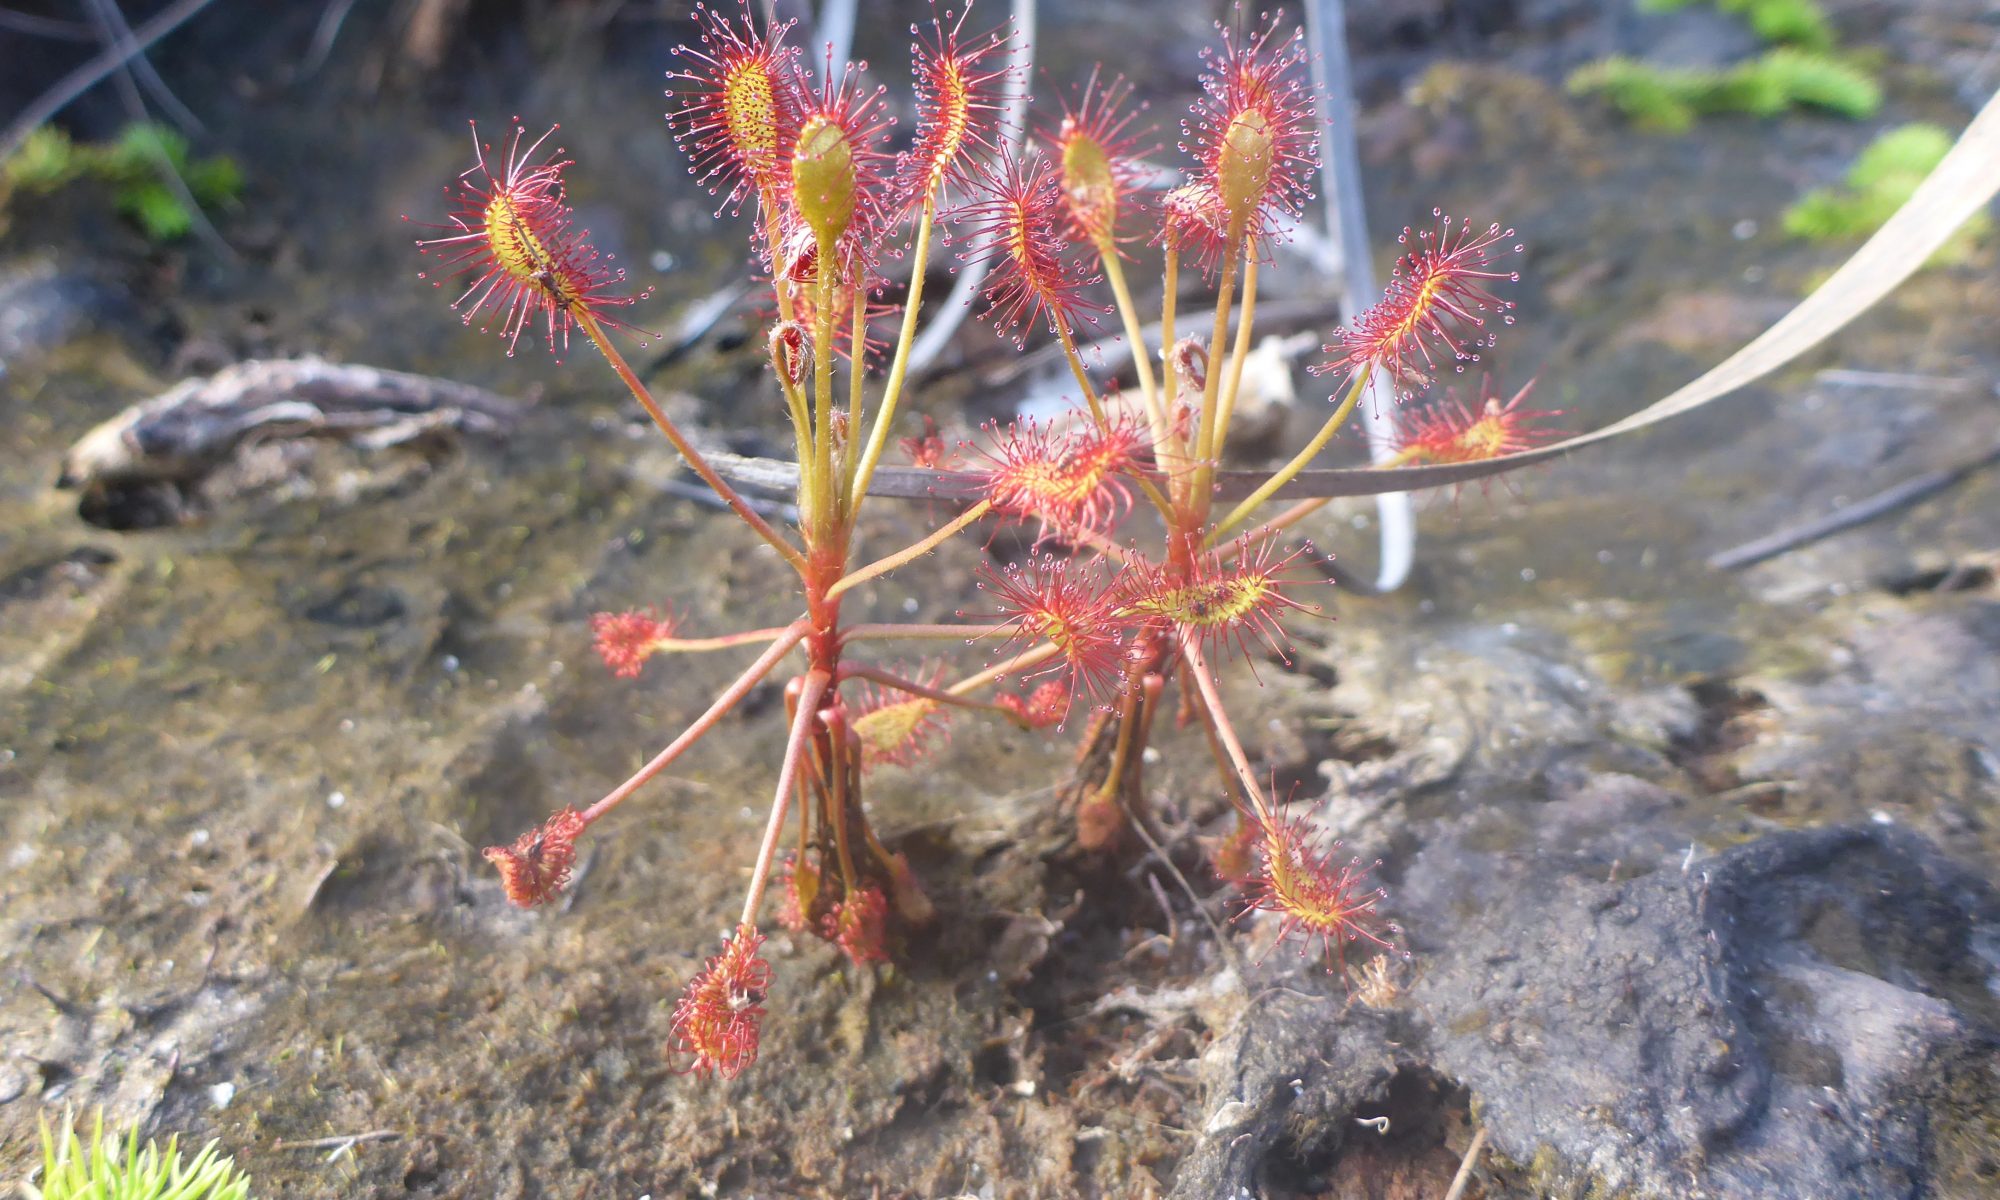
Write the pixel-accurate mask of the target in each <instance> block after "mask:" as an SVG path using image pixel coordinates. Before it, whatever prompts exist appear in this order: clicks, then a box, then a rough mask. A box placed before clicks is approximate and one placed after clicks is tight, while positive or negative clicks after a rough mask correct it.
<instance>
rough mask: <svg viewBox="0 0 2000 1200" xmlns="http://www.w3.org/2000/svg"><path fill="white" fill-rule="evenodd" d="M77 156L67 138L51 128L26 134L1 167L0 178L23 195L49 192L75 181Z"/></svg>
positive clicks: (59, 131)
mask: <svg viewBox="0 0 2000 1200" xmlns="http://www.w3.org/2000/svg"><path fill="white" fill-rule="evenodd" d="M78 169H79V157H78V155H77V152H76V145H75V144H74V143H73V142H71V141H70V140H69V135H68V134H66V133H64V132H63V131H62V130H60V129H57V128H55V127H54V126H52V125H43V126H41V127H40V128H38V129H36V130H34V131H33V132H31V133H30V134H28V137H27V140H25V141H23V142H22V143H21V148H20V149H19V150H16V151H15V152H14V154H13V157H11V158H9V159H8V160H7V161H6V163H5V164H4V165H0V178H4V179H5V180H6V185H7V186H8V187H10V188H18V189H19V190H21V191H24V192H35V193H39V192H52V191H54V190H56V189H57V188H59V187H61V186H63V185H64V184H66V183H68V182H69V181H70V180H72V179H74V178H76V175H77V171H78Z"/></svg>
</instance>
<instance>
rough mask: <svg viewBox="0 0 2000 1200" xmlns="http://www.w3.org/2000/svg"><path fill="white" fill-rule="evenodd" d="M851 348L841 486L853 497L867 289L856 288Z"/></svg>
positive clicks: (850, 507) (853, 505) (855, 503)
mask: <svg viewBox="0 0 2000 1200" xmlns="http://www.w3.org/2000/svg"><path fill="white" fill-rule="evenodd" d="M848 344H849V354H848V356H847V442H846V444H845V445H843V446H842V447H841V461H842V463H843V465H844V468H845V473H846V479H845V480H844V481H843V483H842V489H841V490H842V492H843V494H849V495H851V493H847V491H846V489H847V487H849V486H851V485H852V484H853V483H854V475H855V471H856V470H857V468H859V467H860V465H861V460H860V459H859V457H857V456H856V454H855V449H856V446H857V443H858V441H859V439H860V437H861V403H862V394H861V384H862V380H863V379H864V378H866V376H867V374H868V372H867V370H866V365H867V362H868V289H867V288H864V287H861V286H859V285H856V286H855V289H854V333H853V335H852V337H851V338H850V339H849V343H848ZM859 507H861V501H860V498H859V497H854V498H852V499H850V500H849V501H848V503H847V511H849V512H853V511H854V510H855V509H857V508H859Z"/></svg>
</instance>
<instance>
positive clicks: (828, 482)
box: [799, 242, 839, 541]
mask: <svg viewBox="0 0 2000 1200" xmlns="http://www.w3.org/2000/svg"><path fill="white" fill-rule="evenodd" d="M833 254H834V246H833V245H832V244H831V243H826V242H822V243H821V245H820V248H819V275H818V278H817V279H815V280H814V281H813V300H814V303H813V458H812V462H813V467H812V470H811V471H810V472H806V471H804V470H803V468H804V464H803V463H801V464H800V467H801V474H800V478H799V491H800V495H801V499H805V498H806V497H807V496H808V495H809V496H810V503H808V504H805V505H802V507H804V508H805V510H806V511H807V512H808V513H810V514H812V515H811V516H810V517H809V518H808V528H810V529H811V530H812V538H813V540H815V541H817V540H818V539H820V538H822V537H826V536H829V535H830V534H831V533H832V529H833V525H834V523H835V522H837V521H838V520H839V516H838V514H836V513H835V512H834V503H833V429H832V426H833V271H834V266H833Z"/></svg>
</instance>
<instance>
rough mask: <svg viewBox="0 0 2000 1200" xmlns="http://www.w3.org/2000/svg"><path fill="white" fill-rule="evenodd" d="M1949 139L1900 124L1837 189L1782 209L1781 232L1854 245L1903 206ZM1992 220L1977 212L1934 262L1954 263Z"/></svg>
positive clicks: (1931, 128)
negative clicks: (1782, 228) (1783, 230)
mask: <svg viewBox="0 0 2000 1200" xmlns="http://www.w3.org/2000/svg"><path fill="white" fill-rule="evenodd" d="M1951 147H1952V136H1951V134H1950V132H1949V131H1947V130H1945V129H1943V128H1942V127H1940V126H1937V125H1928V124H1922V123H1919V124H1914V125H1901V126H1898V127H1896V128H1895V129H1891V130H1887V131H1886V132H1884V133H1882V134H1881V135H1880V136H1879V137H1877V138H1876V139H1875V140H1874V141H1872V142H1870V143H1869V144H1868V148H1867V149H1865V150H1863V151H1862V152H1861V156H1860V157H1859V158H1857V159H1855V160H1854V165H1853V166H1852V167H1850V168H1848V171H1847V178H1846V181H1845V182H1844V183H1843V184H1842V185H1841V186H1839V187H1827V188H1817V189H1815V190H1813V191H1810V192H1807V193H1806V194H1805V195H1804V196H1803V197H1801V198H1800V200H1799V202H1798V203H1797V204H1794V205H1792V206H1791V207H1790V208H1788V209H1786V210H1785V218H1784V228H1785V232H1786V233H1789V234H1791V235H1792V236H1793V237H1798V238H1806V239H1808V240H1810V241H1816V242H1845V241H1859V240H1860V239H1862V238H1865V237H1867V236H1868V235H1869V234H1872V233H1874V232H1875V231H1876V230H1877V229H1880V228H1881V227H1882V223H1883V222H1884V221H1887V220H1888V219H1889V218H1890V217H1891V216H1892V215H1894V214H1895V212H1896V210H1897V209H1899V208H1901V207H1902V206H1903V205H1904V204H1905V203H1907V202H1908V201H1909V199H1910V197H1911V195H1913V194H1914V193H1915V192H1916V190H1917V185H1918V184H1920V183H1922V182H1923V181H1924V179H1925V177H1927V176H1928V175H1929V174H1930V173H1931V172H1932V171H1933V170H1935V169H1936V168H1937V165H1938V163H1940V162H1942V161H1944V156H1945V155H1946V154H1947V153H1949V152H1950V150H1951ZM1992 228H1993V219H1992V217H1991V216H1989V215H1987V214H1986V213H1977V214H1975V215H1974V216H1973V218H1972V219H1971V220H1970V221H1967V222H1966V223H1965V225H1964V226H1963V227H1962V228H1961V229H1960V230H1959V231H1958V233H1957V234H1956V235H1955V236H1954V237H1953V238H1952V239H1951V240H1950V241H1948V242H1946V243H1945V244H1944V246H1943V247H1942V248H1941V249H1939V250H1938V252H1937V255H1936V257H1934V258H1933V259H1932V262H1933V263H1940V262H1942V263H1958V262H1963V261H1965V260H1966V258H1967V257H1969V256H1970V255H1971V253H1972V251H1973V249H1974V248H1975V246H1976V245H1977V244H1978V243H1979V242H1980V241H1982V240H1983V239H1984V238H1985V237H1986V236H1987V235H1988V234H1989V233H1991V232H1992Z"/></svg>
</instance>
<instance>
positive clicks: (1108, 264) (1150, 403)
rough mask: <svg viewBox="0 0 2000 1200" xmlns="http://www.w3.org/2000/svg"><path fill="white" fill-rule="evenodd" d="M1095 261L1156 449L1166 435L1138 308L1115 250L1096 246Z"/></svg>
mask: <svg viewBox="0 0 2000 1200" xmlns="http://www.w3.org/2000/svg"><path fill="white" fill-rule="evenodd" d="M1097 250H1098V252H1097V259H1098V261H1099V262H1101V263H1103V264H1104V277H1105V278H1106V279H1107V280H1109V281H1110V282H1111V294H1112V296H1113V297H1114V298H1115V299H1116V300H1117V301H1118V317H1119V319H1120V320H1121V321H1123V322H1124V323H1125V340H1126V341H1128V342H1130V343H1131V344H1132V369H1133V370H1134V371H1136V372H1138V376H1139V395H1140V396H1141V397H1142V398H1143V399H1144V400H1145V402H1146V423H1147V425H1148V427H1149V430H1150V432H1151V434H1152V440H1153V446H1154V447H1155V448H1156V449H1157V448H1158V446H1159V445H1160V441H1161V439H1162V438H1163V437H1164V436H1165V433H1166V421H1167V417H1166V410H1165V409H1163V408H1161V407H1160V389H1159V384H1158V382H1157V381H1156V380H1155V379H1154V378H1153V356H1152V353H1151V351H1149V350H1148V349H1147V348H1146V331H1145V329H1144V327H1142V326H1141V325H1140V324H1139V306H1138V305H1136V304H1134V303H1133V302H1132V289H1131V288H1130V287H1128V286H1127V285H1126V283H1125V267H1124V265H1123V264H1121V263H1120V262H1119V261H1118V248H1117V247H1116V246H1110V245H1106V246H1099V247H1098V248H1097Z"/></svg>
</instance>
